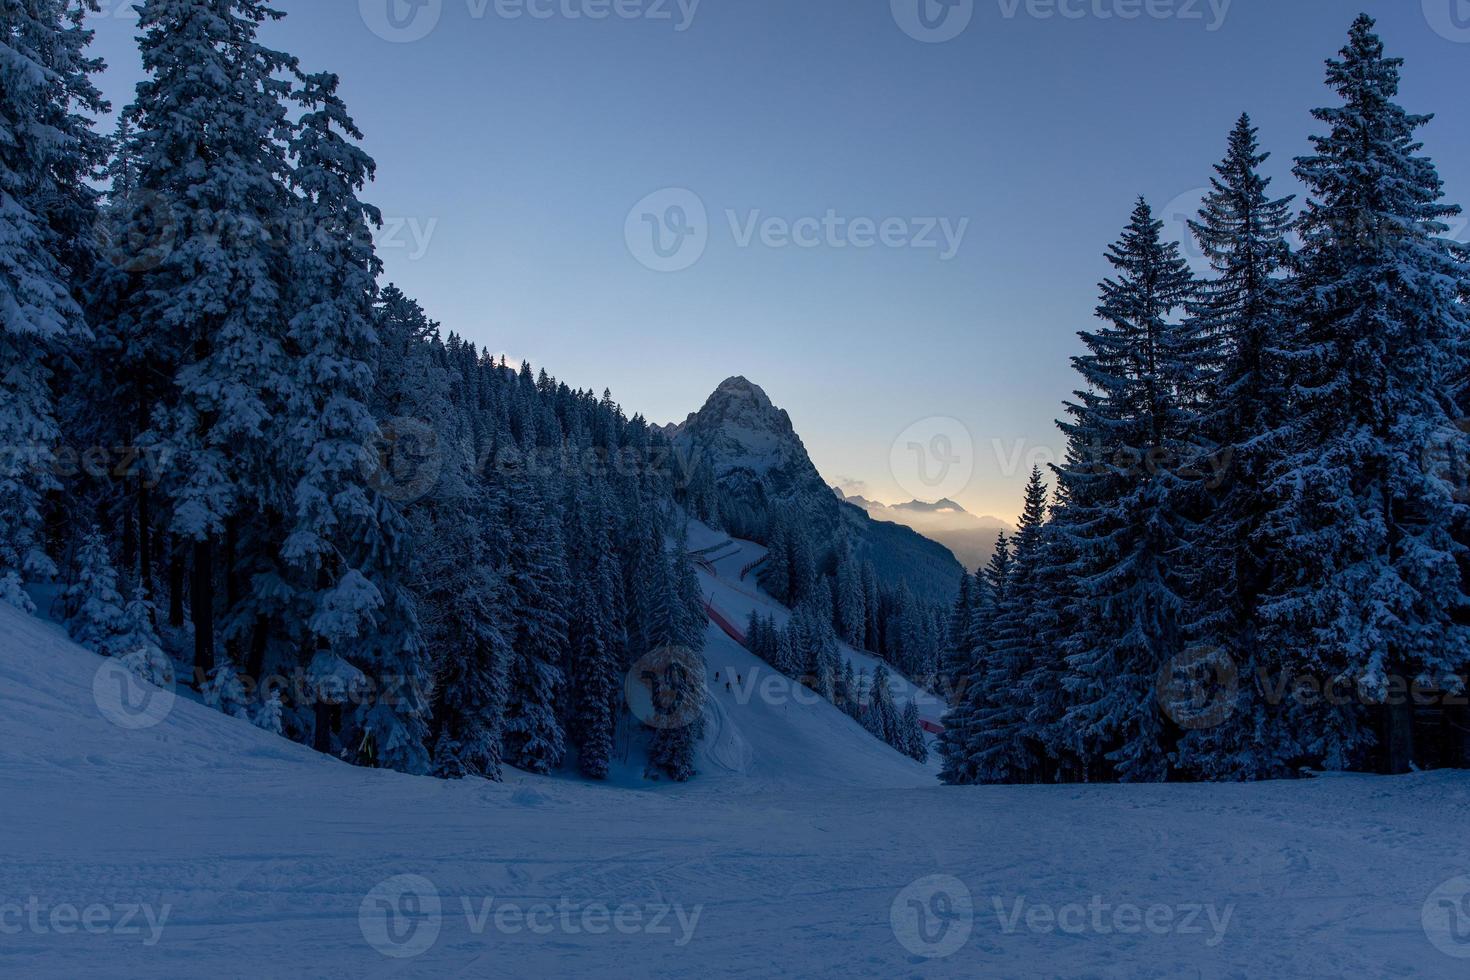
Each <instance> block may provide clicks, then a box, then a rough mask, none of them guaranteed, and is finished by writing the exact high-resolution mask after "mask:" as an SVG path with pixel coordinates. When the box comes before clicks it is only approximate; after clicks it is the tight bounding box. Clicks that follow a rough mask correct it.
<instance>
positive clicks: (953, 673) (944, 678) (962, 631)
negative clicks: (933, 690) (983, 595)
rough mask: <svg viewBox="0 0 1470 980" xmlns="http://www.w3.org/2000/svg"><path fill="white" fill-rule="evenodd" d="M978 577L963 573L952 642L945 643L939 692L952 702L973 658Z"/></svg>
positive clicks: (951, 624) (954, 611) (953, 612)
mask: <svg viewBox="0 0 1470 980" xmlns="http://www.w3.org/2000/svg"><path fill="white" fill-rule="evenodd" d="M974 581H975V580H974V578H973V577H971V575H970V573H969V571H965V572H964V573H963V574H962V575H961V576H960V588H959V592H958V594H956V596H955V602H954V608H953V609H952V610H951V611H950V617H949V642H948V643H947V644H946V645H945V648H944V656H943V659H942V660H941V661H940V665H939V679H938V683H939V687H940V692H939V693H941V694H942V695H943V696H944V697H945V698H946V699H947V700H949V701H950V702H951V703H953V699H954V693H955V692H956V691H957V690H958V688H959V678H960V676H961V675H962V674H963V673H964V672H965V670H966V668H967V667H968V665H969V661H970V646H969V640H970V616H971V613H972V611H973V610H972V606H973V603H974V600H973V598H972V596H971V591H972V590H973V588H974Z"/></svg>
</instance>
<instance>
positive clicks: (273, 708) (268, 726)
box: [250, 691, 285, 735]
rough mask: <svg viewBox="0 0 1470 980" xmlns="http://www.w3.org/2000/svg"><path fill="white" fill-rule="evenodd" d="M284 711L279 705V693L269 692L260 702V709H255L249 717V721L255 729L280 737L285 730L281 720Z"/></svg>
mask: <svg viewBox="0 0 1470 980" xmlns="http://www.w3.org/2000/svg"><path fill="white" fill-rule="evenodd" d="M284 711H285V708H284V706H283V705H282V704H281V692H279V691H271V692H270V694H269V695H267V696H266V697H265V699H264V700H262V701H261V702H260V707H258V708H256V709H255V714H254V715H252V716H251V717H250V721H251V723H252V724H254V725H255V727H256V728H259V729H262V730H264V731H267V732H270V733H271V734H273V735H280V734H282V733H283V732H284V730H285V728H284V723H283V720H282V715H283V714H284Z"/></svg>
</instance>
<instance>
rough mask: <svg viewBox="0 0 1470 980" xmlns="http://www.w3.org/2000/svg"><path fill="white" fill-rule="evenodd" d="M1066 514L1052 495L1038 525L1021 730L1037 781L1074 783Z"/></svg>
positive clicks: (1072, 618)
mask: <svg viewBox="0 0 1470 980" xmlns="http://www.w3.org/2000/svg"><path fill="white" fill-rule="evenodd" d="M1068 528H1070V524H1069V515H1068V512H1067V506H1066V498H1065V495H1064V490H1063V488H1060V487H1059V488H1058V489H1057V491H1056V493H1055V494H1054V495H1053V502H1052V508H1051V512H1050V515H1049V518H1048V520H1047V522H1046V524H1044V525H1043V526H1042V533H1041V541H1040V544H1039V555H1038V558H1037V560H1036V568H1035V571H1034V572H1033V573H1032V580H1033V587H1032V588H1033V592H1034V598H1033V601H1032V604H1031V615H1030V616H1029V617H1028V620H1027V628H1028V629H1029V630H1030V632H1031V636H1032V647H1033V654H1032V660H1031V663H1030V664H1029V665H1028V666H1027V668H1026V673H1025V675H1024V677H1023V678H1022V681H1021V695H1020V696H1021V700H1022V701H1023V702H1024V704H1025V705H1026V727H1027V730H1028V731H1029V732H1030V733H1031V736H1032V737H1033V738H1035V739H1036V741H1037V742H1038V743H1039V744H1040V746H1041V749H1042V752H1041V755H1040V758H1039V760H1038V765H1039V775H1040V779H1041V780H1042V781H1043V782H1057V781H1074V782H1075V781H1079V780H1081V778H1082V767H1081V765H1080V764H1079V762H1078V757H1077V752H1076V740H1075V739H1074V738H1073V736H1072V733H1071V731H1070V729H1069V728H1068V727H1067V725H1066V722H1065V718H1066V712H1067V698H1066V684H1065V680H1066V675H1067V670H1068V668H1067V659H1066V657H1067V650H1068V644H1069V642H1070V639H1071V637H1072V636H1073V634H1074V633H1075V632H1076V628H1075V625H1076V623H1077V619H1078V611H1077V590H1078V581H1077V577H1076V569H1075V568H1074V566H1073V562H1074V561H1075V558H1076V551H1075V549H1074V548H1073V547H1072V546H1071V544H1070V539H1069V533H1070V532H1069V531H1068V530H1067V529H1068Z"/></svg>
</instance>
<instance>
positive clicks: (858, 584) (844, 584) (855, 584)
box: [836, 539, 868, 649]
mask: <svg viewBox="0 0 1470 980" xmlns="http://www.w3.org/2000/svg"><path fill="white" fill-rule="evenodd" d="M836 595H837V632H838V636H840V637H841V639H842V642H844V643H846V644H847V645H848V646H851V647H856V648H859V649H860V648H861V647H862V645H863V639H864V636H863V633H864V629H865V624H866V622H867V618H868V613H867V609H866V608H865V607H864V602H863V571H862V566H861V565H859V564H858V561H857V558H856V557H855V556H854V555H853V552H852V543H851V542H850V541H847V540H845V539H844V541H843V542H842V545H841V547H840V548H839V550H838V555H837V588H836Z"/></svg>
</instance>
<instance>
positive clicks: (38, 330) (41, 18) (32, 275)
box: [0, 0, 107, 611]
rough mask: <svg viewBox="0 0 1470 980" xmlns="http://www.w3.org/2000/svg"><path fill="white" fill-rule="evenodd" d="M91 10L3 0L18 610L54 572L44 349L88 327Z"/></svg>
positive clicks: (5, 432)
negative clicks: (78, 293)
mask: <svg viewBox="0 0 1470 980" xmlns="http://www.w3.org/2000/svg"><path fill="white" fill-rule="evenodd" d="M95 9H96V4H95V3H94V2H91V0H83V2H80V3H77V4H75V5H74V6H72V7H71V9H70V11H68V5H67V4H66V3H64V2H62V0H25V2H12V3H6V4H4V5H3V7H0V134H3V135H0V365H4V369H3V371H0V446H4V447H5V450H4V452H0V602H6V603H8V604H10V605H13V606H16V607H19V608H21V609H24V610H26V611H33V610H34V605H33V603H32V602H31V600H30V598H29V597H28V596H27V595H26V593H25V592H24V591H22V588H21V586H22V584H23V583H24V582H25V581H28V580H41V579H45V578H48V577H50V576H52V575H54V574H55V572H56V567H55V565H54V564H53V563H52V561H51V559H50V558H49V557H47V555H46V553H45V550H44V547H43V542H42V541H41V540H40V529H41V524H42V505H43V497H44V495H45V494H46V493H47V492H48V491H50V490H53V489H55V488H56V486H57V483H56V481H55V478H54V476H53V473H54V472H55V466H54V460H55V452H56V444H57V442H58V441H59V439H60V429H59V427H58V423H57V419H56V412H55V399H54V397H53V393H52V390H51V373H50V370H49V368H48V367H47V365H46V357H47V354H48V352H50V351H53V350H55V349H57V347H58V346H59V345H63V344H67V343H75V342H77V341H86V340H89V339H90V337H91V333H90V330H89V328H88V326H87V324H86V323H85V322H84V318H83V314H82V309H81V307H80V305H79V304H78V303H77V300H76V298H75V297H74V296H73V294H72V291H71V285H70V284H71V283H72V282H75V281H78V280H79V279H81V278H84V277H85V276H86V275H88V274H89V273H90V268H88V267H87V265H88V258H87V256H86V254H85V252H86V249H87V246H86V243H85V240H86V237H87V230H88V229H89V228H90V226H91V224H92V222H93V216H94V213H95V203H96V202H95V194H94V193H93V192H92V190H91V188H90V186H89V185H88V180H89V178H91V177H93V176H95V175H96V171H97V167H98V165H99V164H100V162H101V159H102V156H103V153H104V149H103V148H104V144H103V143H102V141H101V140H100V139H99V138H98V137H97V135H96V134H95V133H94V132H93V131H92V130H91V122H90V120H89V119H88V118H87V115H86V114H87V113H92V114H96V113H100V112H102V111H105V110H106V108H107V106H106V103H105V102H104V101H103V100H102V98H101V96H100V95H99V94H98V93H97V89H96V88H95V86H94V85H93V84H92V82H91V75H92V74H93V73H95V72H97V71H100V70H101V67H102V66H101V63H100V62H98V61H95V60H92V59H89V58H87V57H86V55H85V49H86V47H87V45H88V44H89V43H90V41H91V37H92V34H91V32H90V31H88V30H86V29H85V28H84V27H83V16H84V14H85V13H86V12H87V11H89V10H95Z"/></svg>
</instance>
